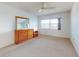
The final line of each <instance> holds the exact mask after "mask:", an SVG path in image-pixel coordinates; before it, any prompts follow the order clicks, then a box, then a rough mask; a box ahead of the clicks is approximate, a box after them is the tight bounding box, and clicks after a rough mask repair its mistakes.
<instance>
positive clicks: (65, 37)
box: [39, 34, 70, 39]
mask: <svg viewBox="0 0 79 59" xmlns="http://www.w3.org/2000/svg"><path fill="white" fill-rule="evenodd" d="M39 35H44V36H49V37H59V38H64V39H70V38H69V37H63V36H55V35H46V34H39Z"/></svg>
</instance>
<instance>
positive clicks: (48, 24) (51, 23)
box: [40, 18, 58, 29]
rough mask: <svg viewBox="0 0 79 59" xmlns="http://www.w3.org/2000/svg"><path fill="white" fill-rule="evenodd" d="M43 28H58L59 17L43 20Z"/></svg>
mask: <svg viewBox="0 0 79 59" xmlns="http://www.w3.org/2000/svg"><path fill="white" fill-rule="evenodd" d="M40 23H41V28H42V29H58V18H56V19H46V20H41V22H40Z"/></svg>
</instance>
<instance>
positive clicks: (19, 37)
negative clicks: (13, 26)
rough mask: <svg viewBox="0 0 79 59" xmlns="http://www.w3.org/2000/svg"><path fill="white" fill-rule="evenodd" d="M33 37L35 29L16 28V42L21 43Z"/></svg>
mask: <svg viewBox="0 0 79 59" xmlns="http://www.w3.org/2000/svg"><path fill="white" fill-rule="evenodd" d="M32 38H33V29H27V30H16V31H15V43H16V44H19V43H21V42H23V41H26V40H29V39H32Z"/></svg>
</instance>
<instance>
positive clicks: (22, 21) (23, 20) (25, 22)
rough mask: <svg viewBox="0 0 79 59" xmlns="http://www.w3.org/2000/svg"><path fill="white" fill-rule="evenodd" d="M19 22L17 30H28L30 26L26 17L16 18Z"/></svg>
mask: <svg viewBox="0 0 79 59" xmlns="http://www.w3.org/2000/svg"><path fill="white" fill-rule="evenodd" d="M16 20H17V30H19V29H27V28H28V25H29V19H28V18H24V17H16Z"/></svg>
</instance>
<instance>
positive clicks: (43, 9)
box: [38, 2, 56, 12]
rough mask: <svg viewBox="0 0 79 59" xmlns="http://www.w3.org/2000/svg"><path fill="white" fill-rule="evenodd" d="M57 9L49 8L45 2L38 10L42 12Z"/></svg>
mask: <svg viewBox="0 0 79 59" xmlns="http://www.w3.org/2000/svg"><path fill="white" fill-rule="evenodd" d="M54 8H56V7H47V4H46V3H45V2H42V5H41V8H40V9H39V10H38V12H42V11H45V10H48V9H54Z"/></svg>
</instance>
